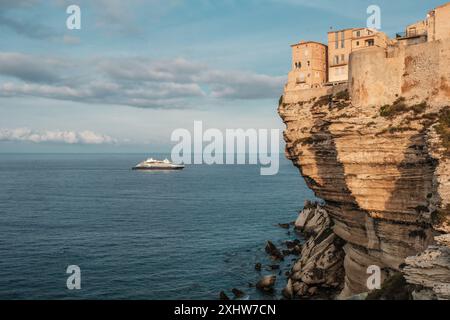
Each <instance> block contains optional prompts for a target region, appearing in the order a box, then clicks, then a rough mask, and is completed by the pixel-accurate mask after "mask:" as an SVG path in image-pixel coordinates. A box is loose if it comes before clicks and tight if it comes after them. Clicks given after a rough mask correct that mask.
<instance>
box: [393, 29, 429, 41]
mask: <svg viewBox="0 0 450 320" xmlns="http://www.w3.org/2000/svg"><path fill="white" fill-rule="evenodd" d="M426 34H427V32H426V31H422V32H417V30H414V31H412V30H411V31H408V32H398V33H396V34H395V37H396V38H397V39H399V38H414V37H420V36H425V35H426Z"/></svg>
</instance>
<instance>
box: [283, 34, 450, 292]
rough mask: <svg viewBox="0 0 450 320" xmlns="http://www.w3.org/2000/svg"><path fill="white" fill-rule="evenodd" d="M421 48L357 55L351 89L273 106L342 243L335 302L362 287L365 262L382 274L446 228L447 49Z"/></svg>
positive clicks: (300, 95)
mask: <svg viewBox="0 0 450 320" xmlns="http://www.w3.org/2000/svg"><path fill="white" fill-rule="evenodd" d="M425 45H428V44H424V46H423V47H422V48H420V47H419V46H414V48H412V49H410V48H407V49H405V48H401V49H398V51H397V52H391V53H388V54H386V53H385V52H384V51H383V52H381V51H380V50H381V49H380V50H378V49H376V50H373V51H372V53H371V52H370V51H369V52H367V53H364V52H361V53H358V54H357V55H355V56H353V57H352V58H351V59H352V60H351V63H352V62H353V64H352V67H351V69H352V71H351V80H350V82H349V84H348V85H341V86H336V87H330V88H321V89H311V90H307V91H303V92H300V91H298V92H285V95H284V98H283V102H282V103H281V104H280V106H279V114H280V116H281V118H282V119H283V121H284V123H285V124H286V130H285V132H284V138H285V141H286V155H287V157H288V158H289V159H290V160H292V161H293V163H294V164H295V165H296V166H297V167H298V168H299V169H300V173H301V175H302V176H303V177H304V178H305V180H306V182H307V184H308V186H309V187H310V188H311V189H312V190H313V191H314V192H315V194H316V195H317V197H319V198H321V199H323V201H324V209H325V210H326V211H327V213H328V215H329V216H330V217H331V219H332V222H333V225H334V226H333V231H334V233H335V234H336V235H337V236H338V237H339V238H341V239H343V240H344V241H345V242H346V244H345V246H344V251H345V258H344V268H345V284H344V289H343V291H342V293H341V297H347V296H350V295H353V294H357V293H362V292H366V291H368V288H367V286H366V281H367V278H368V276H369V275H368V274H367V268H368V267H369V266H371V265H376V266H379V267H380V268H381V269H382V271H383V277H384V278H386V277H388V276H389V275H390V274H392V273H393V272H396V271H401V270H402V269H403V267H404V265H405V259H406V258H407V257H410V256H415V255H416V254H418V253H420V252H423V251H424V250H426V249H427V248H428V247H429V246H433V245H435V243H436V241H435V237H436V236H439V235H441V234H443V233H449V232H450V219H449V213H450V210H449V209H450V159H449V156H448V155H449V153H450V152H449V150H448V145H447V143H448V141H447V142H446V141H445V139H446V136H445V134H446V133H448V131H446V130H448V127H446V124H445V121H446V116H447V113H448V114H450V111H447V110H448V106H449V105H450V101H449V100H450V85H449V82H447V79H450V68H449V66H448V63H449V62H450V58H449V53H450V43H441V42H436V43H432V45H431V47H425ZM421 46H422V45H421ZM427 50H428V51H427ZM392 59H394V60H392ZM444 64H446V66H445V67H443V65H444ZM374 66H376V68H377V69H376V70H375V69H373V68H374ZM383 66H384V68H387V67H389V68H391V69H390V70H387V69H386V71H383ZM380 68H381V69H380ZM430 69H433V70H435V72H434V76H433V77H432V78H430V77H429V76H430ZM436 70H438V71H439V72H436ZM388 71H389V72H388ZM383 72H384V73H383ZM431 72H432V70H431ZM386 73H387V74H386ZM422 73H423V74H424V75H423V76H424V77H425V78H423V81H422V80H421V76H422ZM432 73H433V72H432ZM449 121H450V120H449ZM448 263H449V265H450V261H448Z"/></svg>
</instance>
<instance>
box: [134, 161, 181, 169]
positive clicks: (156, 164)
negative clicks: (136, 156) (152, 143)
mask: <svg viewBox="0 0 450 320" xmlns="http://www.w3.org/2000/svg"><path fill="white" fill-rule="evenodd" d="M182 169H184V166H183V165H176V164H173V163H172V162H170V161H169V160H167V159H166V160H164V161H160V160H155V159H153V158H150V159H147V160H145V161H142V162H141V163H139V164H137V165H136V166H135V167H133V170H182Z"/></svg>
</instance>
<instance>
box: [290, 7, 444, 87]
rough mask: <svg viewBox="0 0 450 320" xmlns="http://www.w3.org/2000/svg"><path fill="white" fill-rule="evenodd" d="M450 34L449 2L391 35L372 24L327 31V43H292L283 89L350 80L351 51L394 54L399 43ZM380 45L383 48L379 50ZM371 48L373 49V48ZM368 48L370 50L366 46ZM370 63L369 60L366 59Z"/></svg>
mask: <svg viewBox="0 0 450 320" xmlns="http://www.w3.org/2000/svg"><path fill="white" fill-rule="evenodd" d="M448 38H450V2H448V3H446V4H443V5H441V6H439V7H436V8H435V9H433V10H431V11H429V12H428V14H427V17H426V19H425V20H422V21H418V22H416V23H413V24H411V25H409V26H407V27H406V29H405V31H404V32H402V33H400V34H397V36H396V39H390V38H389V37H388V36H387V35H386V34H385V33H383V32H380V31H378V30H376V29H371V28H350V29H343V30H337V31H330V32H328V46H326V45H324V44H322V43H319V42H315V41H307V42H305V41H301V42H300V43H297V44H294V45H292V46H291V47H292V67H291V71H290V72H289V76H288V83H287V85H286V90H288V91H289V90H301V89H313V88H321V87H323V86H324V85H337V84H340V83H346V82H347V81H348V80H349V73H351V72H352V70H351V66H350V60H351V56H352V53H356V52H358V53H359V51H361V50H364V49H373V50H378V52H384V54H385V55H386V57H392V56H393V55H395V52H396V50H398V48H399V47H408V46H412V45H417V44H421V43H424V42H433V41H437V40H443V39H448ZM379 49H383V50H379ZM373 50H372V51H373ZM368 51H371V50H368ZM368 63H369V62H368Z"/></svg>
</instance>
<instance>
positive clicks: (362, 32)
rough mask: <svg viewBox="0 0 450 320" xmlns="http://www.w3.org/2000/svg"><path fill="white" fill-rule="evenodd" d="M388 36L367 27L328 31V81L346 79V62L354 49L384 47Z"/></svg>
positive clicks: (343, 80)
mask: <svg viewBox="0 0 450 320" xmlns="http://www.w3.org/2000/svg"><path fill="white" fill-rule="evenodd" d="M388 41H389V38H388V36H387V35H386V34H384V33H383V32H379V31H377V30H374V29H369V28H352V29H345V30H339V31H331V32H328V62H329V67H328V82H331V83H339V82H345V81H348V67H349V66H348V63H349V59H350V54H351V53H352V52H354V51H358V50H363V49H366V48H370V47H380V48H386V47H387V44H388Z"/></svg>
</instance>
